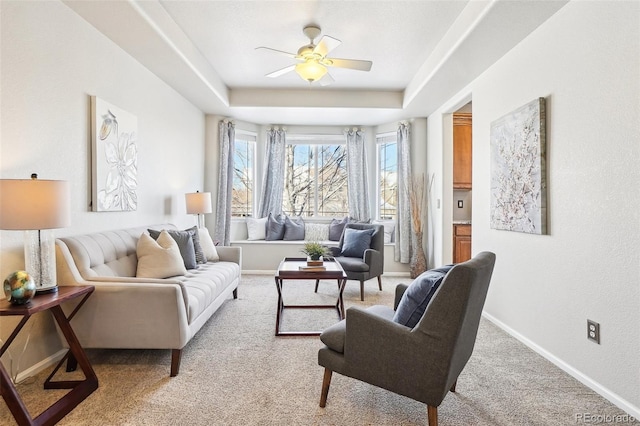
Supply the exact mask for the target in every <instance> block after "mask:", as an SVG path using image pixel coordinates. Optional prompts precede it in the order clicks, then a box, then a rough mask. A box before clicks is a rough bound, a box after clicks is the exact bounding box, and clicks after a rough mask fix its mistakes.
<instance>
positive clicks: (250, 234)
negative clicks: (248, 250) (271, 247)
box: [247, 217, 267, 241]
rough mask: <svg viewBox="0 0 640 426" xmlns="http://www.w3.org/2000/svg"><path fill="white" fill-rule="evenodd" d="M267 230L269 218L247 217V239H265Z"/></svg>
mask: <svg viewBox="0 0 640 426" xmlns="http://www.w3.org/2000/svg"><path fill="white" fill-rule="evenodd" d="M266 232H267V218H266V217H263V218H260V219H256V218H253V217H248V218H247V240H249V241H258V240H264V239H265V236H266Z"/></svg>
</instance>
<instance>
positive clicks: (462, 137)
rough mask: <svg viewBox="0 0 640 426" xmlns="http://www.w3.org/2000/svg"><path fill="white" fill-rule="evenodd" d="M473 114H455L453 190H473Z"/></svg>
mask: <svg viewBox="0 0 640 426" xmlns="http://www.w3.org/2000/svg"><path fill="white" fill-rule="evenodd" d="M471 128H472V126H471V114H470V113H455V114H453V189H471V148H472V142H471Z"/></svg>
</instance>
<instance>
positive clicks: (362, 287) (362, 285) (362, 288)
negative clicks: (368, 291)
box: [360, 281, 364, 302]
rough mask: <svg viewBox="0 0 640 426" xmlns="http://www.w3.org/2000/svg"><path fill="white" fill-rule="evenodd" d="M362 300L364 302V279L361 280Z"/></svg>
mask: <svg viewBox="0 0 640 426" xmlns="http://www.w3.org/2000/svg"><path fill="white" fill-rule="evenodd" d="M360 300H361V301H363V302H364V281H360Z"/></svg>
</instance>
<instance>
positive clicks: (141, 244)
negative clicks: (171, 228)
mask: <svg viewBox="0 0 640 426" xmlns="http://www.w3.org/2000/svg"><path fill="white" fill-rule="evenodd" d="M136 254H137V255H138V270H137V271H136V277H140V278H169V277H175V276H178V275H184V274H186V273H187V269H186V268H185V267H184V261H183V260H182V256H181V255H180V248H179V247H178V243H176V241H175V240H174V239H173V238H172V237H171V235H169V233H168V232H167V231H162V232H160V236H158V239H157V240H154V239H153V238H151V236H149V234H147V233H144V234H142V235H141V236H140V239H139V240H138V246H137V250H136Z"/></svg>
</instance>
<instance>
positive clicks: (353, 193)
mask: <svg viewBox="0 0 640 426" xmlns="http://www.w3.org/2000/svg"><path fill="white" fill-rule="evenodd" d="M344 133H345V136H346V138H347V198H348V199H349V216H351V217H353V218H355V219H357V220H361V221H366V220H369V219H371V214H370V209H369V188H368V185H367V156H366V153H365V147H364V134H363V132H362V130H359V129H356V128H354V129H352V130H349V129H347V130H345V132H344Z"/></svg>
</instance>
